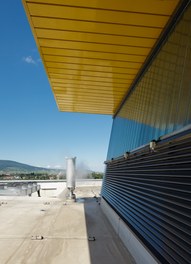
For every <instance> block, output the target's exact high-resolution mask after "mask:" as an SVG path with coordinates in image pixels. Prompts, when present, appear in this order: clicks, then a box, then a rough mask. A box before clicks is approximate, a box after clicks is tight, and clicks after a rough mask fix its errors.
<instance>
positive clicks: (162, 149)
mask: <svg viewBox="0 0 191 264" xmlns="http://www.w3.org/2000/svg"><path fill="white" fill-rule="evenodd" d="M102 197H103V198H104V199H105V200H106V201H107V202H108V203H109V204H110V205H111V207H112V208H113V209H114V210H115V211H116V212H117V213H118V214H119V215H120V216H121V217H122V219H123V220H124V221H125V222H126V223H127V224H128V225H129V226H130V228H131V229H132V230H133V231H134V232H135V233H136V235H137V236H138V237H139V238H140V239H141V240H142V241H143V243H144V244H145V245H146V246H147V247H148V248H149V249H150V250H151V251H152V252H153V254H154V255H155V256H156V257H157V258H158V260H159V261H161V262H162V263H171V264H175V263H176V264H180V263H181V264H189V263H191V136H190V135H189V134H187V135H184V136H182V137H180V136H179V138H177V137H176V138H169V139H166V140H165V141H162V140H161V141H160V142H158V143H157V147H156V148H155V150H154V151H150V149H149V146H145V147H144V148H143V149H139V150H137V151H134V152H132V153H130V154H129V156H128V158H126V159H125V158H124V157H119V158H118V159H116V160H112V161H111V162H108V163H107V169H106V174H105V178H104V183H103V188H102Z"/></svg>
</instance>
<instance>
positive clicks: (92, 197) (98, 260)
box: [0, 186, 134, 264]
mask: <svg viewBox="0 0 191 264" xmlns="http://www.w3.org/2000/svg"><path fill="white" fill-rule="evenodd" d="M75 193H76V197H77V202H76V203H73V202H67V201H66V200H65V198H64V197H63V196H59V197H62V198H58V197H57V198H50V197H33V196H32V197H0V203H1V206H0V216H1V225H0V252H1V254H0V263H1V264H4V263H6V264H20V263H22V264H36V263H38V264H39V263H40V264H49V263H50V264H53V263H54V264H59V263H71V264H74V263H75V264H108V263H109V264H115V263H117V264H127V263H134V261H133V259H132V257H131V255H130V254H129V253H128V251H127V250H126V248H125V247H124V246H123V244H122V242H121V240H120V239H119V237H118V236H117V235H116V233H115V232H114V230H113V228H112V227H111V225H110V224H109V222H108V220H107V219H106V217H105V216H104V214H103V213H102V210H101V208H100V205H99V193H100V187H96V186H93V187H91V186H88V187H78V188H77V189H76V191H75ZM93 237H95V240H94V239H93Z"/></svg>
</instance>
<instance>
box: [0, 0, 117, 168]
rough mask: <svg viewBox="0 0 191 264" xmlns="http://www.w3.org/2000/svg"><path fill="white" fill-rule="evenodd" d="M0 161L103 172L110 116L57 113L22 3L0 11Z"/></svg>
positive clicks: (15, 0)
mask: <svg viewBox="0 0 191 264" xmlns="http://www.w3.org/2000/svg"><path fill="white" fill-rule="evenodd" d="M0 25H1V26H0V36H1V41H0V47H1V49H0V59H1V60H0V159H9V160H15V161H18V162H22V163H27V164H31V165H35V166H43V167H49V166H50V167H53V168H54V167H60V166H61V167H65V157H69V156H76V157H77V165H78V166H83V167H85V168H89V169H92V170H96V171H103V170H104V165H103V161H104V160H105V159H106V155H107V148H108V144H109V137H110V132H111V124H112V117H111V116H106V115H90V114H78V113H64V112H59V111H58V109H57V106H56V102H55V100H54V97H53V94H52V92H51V88H50V85H49V82H48V79H47V77H46V73H45V71H44V67H43V64H42V62H41V60H40V56H39V53H38V50H37V47H36V43H35V41H34V38H33V35H32V33H31V30H30V27H29V24H28V20H27V18H26V15H25V12H24V9H23V6H22V1H21V0H11V1H2V2H1V9H0Z"/></svg>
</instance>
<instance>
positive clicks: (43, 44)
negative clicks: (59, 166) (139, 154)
mask: <svg viewBox="0 0 191 264" xmlns="http://www.w3.org/2000/svg"><path fill="white" fill-rule="evenodd" d="M178 2H179V1H178V0H163V1H161V0H160V1H159V0H144V1H143V0H133V1H132V0H117V1H116V0H23V3H24V7H25V10H26V13H27V16H28V19H29V21H30V25H31V28H32V31H33V34H34V37H35V40H36V43H37V46H38V49H39V52H40V54H41V58H42V61H43V63H44V66H45V69H46V72H47V75H48V79H49V82H50V85H51V87H52V91H53V93H54V96H55V100H56V102H57V105H58V108H59V110H60V111H65V112H83V113H96V114H114V113H115V111H116V110H117V108H118V107H119V105H120V103H121V101H122V99H123V98H124V96H125V95H126V93H127V91H128V89H129V87H130V85H131V84H132V82H133V80H134V79H135V78H136V75H137V73H138V72H139V70H140V69H141V67H142V66H143V64H144V62H145V60H146V58H147V56H148V55H149V53H150V52H151V51H152V49H153V46H154V45H155V43H156V41H157V40H158V38H159V36H160V34H161V32H162V31H163V29H164V27H165V26H166V24H167V23H168V21H169V18H170V17H171V16H172V14H173V12H174V10H175V8H176V7H177V4H178Z"/></svg>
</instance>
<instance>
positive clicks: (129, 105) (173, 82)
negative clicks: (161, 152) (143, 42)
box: [108, 5, 191, 159]
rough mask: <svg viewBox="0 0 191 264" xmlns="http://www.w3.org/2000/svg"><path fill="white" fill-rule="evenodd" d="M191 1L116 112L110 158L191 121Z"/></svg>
mask: <svg viewBox="0 0 191 264" xmlns="http://www.w3.org/2000/svg"><path fill="white" fill-rule="evenodd" d="M190 73H191V5H189V6H188V7H187V9H186V11H185V13H184V14H183V16H182V17H181V20H180V21H179V23H177V24H176V26H175V27H174V30H173V31H172V32H171V34H170V35H169V36H168V38H167V39H166V42H165V43H164V44H163V46H162V47H161V49H160V51H159V53H158V54H157V55H156V57H155V58H154V60H153V61H152V63H151V64H150V66H149V67H148V69H147V71H146V72H145V74H144V75H143V76H142V79H140V81H139V82H138V83H137V84H136V86H135V87H134V90H133V91H132V93H131V94H130V95H129V96H128V98H127V100H126V101H125V103H124V104H123V106H122V108H121V110H120V111H119V112H118V114H117V115H116V116H115V119H114V121H113V128H112V133H111V140H110V145H109V150H108V159H111V158H114V157H117V156H119V155H122V154H123V153H124V151H127V150H128V151H130V150H132V149H134V148H137V147H139V146H141V145H143V144H147V143H148V142H149V141H150V140H152V139H156V140H157V139H158V137H160V136H162V135H166V134H167V133H171V132H172V131H176V130H178V129H180V128H182V127H184V126H185V125H188V124H191V85H190V82H191V74H190Z"/></svg>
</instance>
